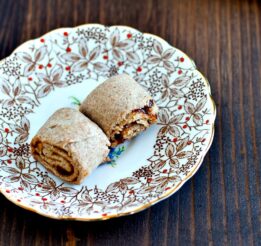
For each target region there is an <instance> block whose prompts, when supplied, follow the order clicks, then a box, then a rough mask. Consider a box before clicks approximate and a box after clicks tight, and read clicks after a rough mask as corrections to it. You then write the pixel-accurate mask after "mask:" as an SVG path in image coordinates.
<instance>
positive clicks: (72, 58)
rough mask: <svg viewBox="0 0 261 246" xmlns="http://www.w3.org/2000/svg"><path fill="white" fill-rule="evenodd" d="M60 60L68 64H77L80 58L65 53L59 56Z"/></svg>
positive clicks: (73, 54)
mask: <svg viewBox="0 0 261 246" xmlns="http://www.w3.org/2000/svg"><path fill="white" fill-rule="evenodd" d="M61 57H62V59H64V60H65V61H68V62H77V61H79V60H80V59H81V57H80V56H79V55H77V54H75V53H72V52H70V53H65V54H62V55H61Z"/></svg>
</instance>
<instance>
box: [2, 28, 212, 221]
mask: <svg viewBox="0 0 261 246" xmlns="http://www.w3.org/2000/svg"><path fill="white" fill-rule="evenodd" d="M121 73H127V74H129V75H130V76H132V77H133V78H135V79H136V80H137V81H138V82H139V83H140V84H141V85H142V86H144V88H146V89H147V90H148V91H149V92H150V94H151V95H152V96H153V97H154V99H155V100H156V102H157V104H158V106H159V107H160V113H159V117H158V124H157V125H154V126H152V127H151V128H149V129H148V130H147V131H145V132H144V133H142V134H141V135H139V136H138V137H136V138H135V139H133V140H132V141H130V142H128V143H125V144H124V145H122V146H120V147H118V148H116V149H113V150H112V151H111V153H110V157H112V159H113V160H112V162H111V163H107V164H103V165H101V166H100V167H98V168H97V169H96V170H95V171H94V172H93V173H92V174H91V175H90V176H89V177H88V178H87V179H86V180H85V182H84V183H83V184H82V185H70V184H67V183H64V182H62V181H61V180H60V179H58V178H56V177H54V176H53V175H52V174H51V173H48V172H47V171H46V169H45V168H43V167H42V166H41V165H40V164H39V163H37V162H36V161H35V160H34V159H33V158H32V156H31V154H30V147H29V143H30V140H31V138H32V137H33V136H34V134H35V133H36V132H37V130H38V129H39V128H40V126H41V125H42V124H43V123H44V122H45V121H46V120H47V118H48V117H49V116H50V115H51V114H52V113H53V112H54V111H55V110H57V109H59V108H61V107H77V105H78V104H79V103H80V102H81V100H83V99H84V98H85V97H86V95H87V94H88V93H89V92H90V91H92V90H93V89H94V88H95V87H96V86H97V85H99V84H100V83H101V82H103V81H104V80H105V79H107V78H108V77H111V76H113V75H116V74H121ZM0 89H1V94H0V190H1V192H2V194H3V195H4V196H6V198H7V199H9V200H10V201H12V202H13V203H15V204H16V205H18V206H21V207H23V208H25V209H28V210H31V211H34V212H36V213H39V214H41V215H44V216H47V217H50V218H55V219H74V220H85V221H91V220H103V219H109V218H113V217H119V216H123V215H128V214H133V213H136V212H138V211H141V210H143V209H145V208H148V207H150V206H151V205H153V204H155V203H157V202H159V201H161V200H163V199H165V198H167V197H168V196H170V195H171V194H173V193H175V192H176V191H177V190H178V189H180V187H181V186H182V185H183V184H184V183H185V182H186V181H187V180H188V179H189V178H191V177H192V176H193V175H194V174H195V172H196V171H197V170H198V168H199V167H200V165H201V163H202V161H203V158H204V156H205V154H206V152H207V151H208V149H209V147H210V145H211V142H212V139H213V135H214V127H213V126H214V120H215V115H216V112H215V105H214V102H213V100H212V98H211V94H210V87H209V84H208V82H207V80H206V78H205V77H204V76H203V75H202V74H201V73H200V72H199V71H198V70H197V69H196V66H195V64H194V62H193V61H192V60H191V59H190V58H189V57H188V56H187V55H186V54H184V53H183V52H181V51H180V50H178V49H176V48H174V47H172V46H170V45H169V44H168V43H167V42H166V41H164V40H163V39H161V38H159V37H157V36H154V35H151V34H143V33H141V32H139V31H137V30H135V29H133V28H130V27H126V26H112V27H107V26H103V25H97V24H89V25H83V26H79V27H75V28H62V29H57V30H54V31H52V32H50V33H48V34H46V35H44V36H43V37H41V38H39V39H35V40H31V41H28V42H26V43H24V44H22V45H21V46H20V47H18V48H17V49H16V50H15V51H14V52H13V53H12V54H11V55H10V56H9V57H7V58H5V59H4V60H2V61H1V62H0Z"/></svg>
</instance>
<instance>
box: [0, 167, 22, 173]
mask: <svg viewBox="0 0 261 246" xmlns="http://www.w3.org/2000/svg"><path fill="white" fill-rule="evenodd" d="M1 170H3V171H5V172H7V173H10V174H14V175H18V174H19V171H18V170H17V169H16V168H13V167H1Z"/></svg>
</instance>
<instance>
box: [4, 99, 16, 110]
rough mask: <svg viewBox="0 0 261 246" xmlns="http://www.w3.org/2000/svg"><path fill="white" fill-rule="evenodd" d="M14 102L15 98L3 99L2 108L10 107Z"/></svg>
mask: <svg viewBox="0 0 261 246" xmlns="http://www.w3.org/2000/svg"><path fill="white" fill-rule="evenodd" d="M14 104H15V100H13V99H6V100H4V101H3V107H4V108H9V107H12V106H13V105H14Z"/></svg>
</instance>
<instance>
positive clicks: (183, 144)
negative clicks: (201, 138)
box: [177, 137, 189, 152]
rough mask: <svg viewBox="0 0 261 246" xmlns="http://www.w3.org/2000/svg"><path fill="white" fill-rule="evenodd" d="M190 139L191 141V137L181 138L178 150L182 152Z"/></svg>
mask: <svg viewBox="0 0 261 246" xmlns="http://www.w3.org/2000/svg"><path fill="white" fill-rule="evenodd" d="M188 141H189V137H186V138H183V139H181V140H180V142H179V143H178V145H177V152H180V151H181V150H182V149H184V148H185V147H186V146H187V144H188Z"/></svg>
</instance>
